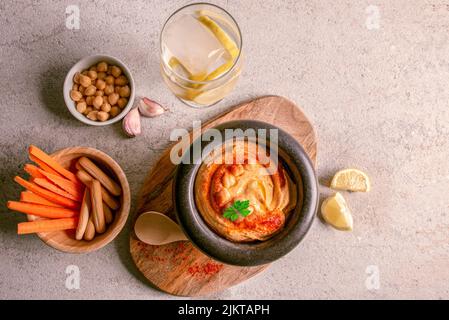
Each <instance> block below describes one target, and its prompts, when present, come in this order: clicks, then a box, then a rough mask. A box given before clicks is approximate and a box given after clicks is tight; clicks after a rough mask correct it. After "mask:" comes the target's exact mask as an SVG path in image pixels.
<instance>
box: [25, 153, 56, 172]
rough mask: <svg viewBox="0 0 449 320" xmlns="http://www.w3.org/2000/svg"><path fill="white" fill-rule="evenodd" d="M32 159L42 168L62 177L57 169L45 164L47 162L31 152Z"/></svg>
mask: <svg viewBox="0 0 449 320" xmlns="http://www.w3.org/2000/svg"><path fill="white" fill-rule="evenodd" d="M30 160H31V161H33V162H34V163H36V164H37V165H38V166H39V167H40V168H41V169H42V170H45V171H47V172H50V173H52V174H55V175H58V176H60V177H62V176H61V175H60V174H59V173H58V172H57V171H55V170H53V169H52V168H51V167H49V166H47V165H46V164H45V162H43V161H42V160H40V159H39V158H36V157H35V156H32V155H31V154H30Z"/></svg>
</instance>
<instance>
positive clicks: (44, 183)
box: [33, 178, 82, 202]
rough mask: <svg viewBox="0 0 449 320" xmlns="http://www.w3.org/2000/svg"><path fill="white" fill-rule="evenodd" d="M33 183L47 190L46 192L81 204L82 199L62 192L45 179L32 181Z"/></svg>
mask: <svg viewBox="0 0 449 320" xmlns="http://www.w3.org/2000/svg"><path fill="white" fill-rule="evenodd" d="M33 182H34V183H36V184H37V185H38V186H41V187H42V188H45V189H47V190H48V191H51V192H54V193H56V194H59V195H60V196H63V197H66V198H69V199H72V200H74V201H77V202H81V200H82V198H80V197H75V196H73V195H71V194H70V193H68V192H66V191H64V190H62V189H61V188H59V187H58V186H56V185H54V184H53V183H51V182H49V181H48V180H47V179H45V178H37V179H34V180H33Z"/></svg>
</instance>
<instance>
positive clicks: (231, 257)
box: [173, 120, 318, 266]
mask: <svg viewBox="0 0 449 320" xmlns="http://www.w3.org/2000/svg"><path fill="white" fill-rule="evenodd" d="M215 129H218V130H219V131H220V132H221V133H224V132H225V129H242V130H243V131H245V130H246V129H255V130H256V131H257V130H258V129H265V130H270V129H278V144H277V145H278V149H279V151H278V153H279V159H280V161H282V163H283V165H284V167H285V168H286V170H287V171H288V172H289V174H290V176H291V178H292V180H293V181H294V182H295V183H296V186H297V188H298V195H299V196H300V197H299V198H298V200H299V201H298V203H297V205H296V207H295V208H294V209H293V211H292V212H291V213H290V215H289V217H288V218H287V221H286V223H285V226H284V227H283V229H281V231H279V232H278V233H276V234H275V235H274V236H273V237H272V238H270V239H268V240H265V241H256V242H248V243H237V242H232V241H230V240H227V239H225V238H223V237H222V236H220V235H218V234H217V233H215V232H214V231H213V230H212V229H211V228H210V227H209V226H208V225H207V224H206V222H205V221H204V220H203V218H202V216H201V214H200V213H199V212H198V210H197V207H196V205H195V196H194V184H195V178H196V174H197V172H198V169H199V168H200V166H201V161H196V162H197V163H195V161H194V160H198V159H192V156H191V155H192V154H193V153H194V152H193V151H192V149H193V145H191V146H190V149H189V150H190V152H186V153H185V154H184V158H183V163H181V164H179V165H178V168H177V171H176V175H175V180H174V185H173V188H174V190H173V195H174V199H173V200H174V204H175V212H176V216H177V219H178V222H179V224H180V226H181V228H182V229H183V231H184V232H185V234H186V235H187V237H188V238H189V239H190V240H191V241H192V242H193V244H194V245H195V246H196V247H197V248H198V249H199V250H201V251H202V252H203V253H205V254H206V255H208V256H210V257H211V258H213V259H215V260H218V261H221V262H223V263H226V264H231V265H238V266H256V265H262V264H266V263H269V262H272V261H274V260H276V259H279V258H280V257H282V256H284V255H285V254H287V253H288V252H290V251H291V250H293V249H294V248H295V247H296V246H297V245H298V244H299V243H300V242H301V240H302V239H303V238H304V236H305V235H306V233H307V232H308V230H309V228H310V226H311V225H312V222H313V219H314V217H315V215H316V211H317V207H318V183H317V178H316V174H315V170H314V168H313V164H312V162H311V160H310V158H309V157H308V155H307V154H306V152H305V151H304V149H303V148H302V147H301V145H300V144H299V143H298V142H297V141H296V140H295V139H294V138H293V137H292V136H290V135H289V134H288V133H286V132H285V131H283V130H281V129H279V128H277V127H275V126H273V125H271V124H268V123H264V122H261V121H252V120H239V121H231V122H226V123H223V124H221V125H219V126H217V127H215ZM224 136H225V135H224V134H223V137H224ZM267 138H269V134H267ZM209 144H210V142H207V141H206V142H204V141H201V150H203V149H204V148H206V147H207V146H208V145H209ZM209 147H210V146H209ZM187 159H190V161H186V160H187ZM185 163H191V164H185ZM301 197H302V199H301Z"/></svg>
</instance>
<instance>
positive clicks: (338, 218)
mask: <svg viewBox="0 0 449 320" xmlns="http://www.w3.org/2000/svg"><path fill="white" fill-rule="evenodd" d="M321 216H322V217H323V219H324V221H326V222H327V223H328V224H330V225H331V226H333V227H334V228H335V229H338V230H342V231H352V226H353V220H352V215H351V212H350V210H349V207H348V205H347V204H346V201H345V198H343V196H342V195H341V194H340V193H338V192H337V193H336V194H335V195H333V196H331V197H329V198H326V199H325V200H324V201H323V203H322V204H321Z"/></svg>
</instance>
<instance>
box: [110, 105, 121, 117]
mask: <svg viewBox="0 0 449 320" xmlns="http://www.w3.org/2000/svg"><path fill="white" fill-rule="evenodd" d="M121 111H122V110H120V108H119V107H115V106H114V107H112V108H111V111H110V112H109V114H110V115H111V117H113V118H114V117H115V116H116V115H118V114H119V113H120V112H121Z"/></svg>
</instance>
